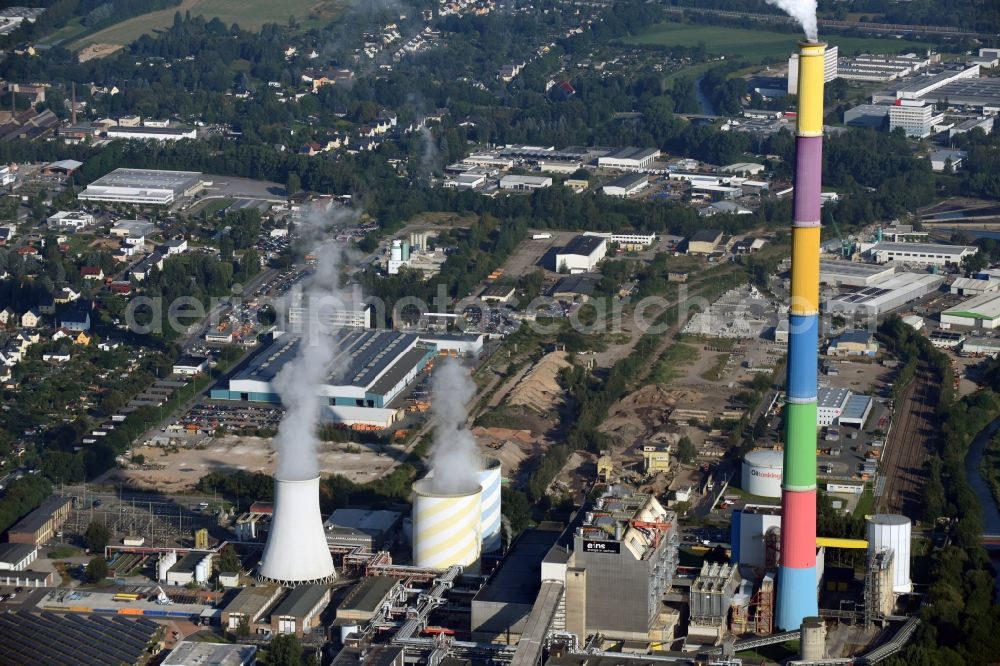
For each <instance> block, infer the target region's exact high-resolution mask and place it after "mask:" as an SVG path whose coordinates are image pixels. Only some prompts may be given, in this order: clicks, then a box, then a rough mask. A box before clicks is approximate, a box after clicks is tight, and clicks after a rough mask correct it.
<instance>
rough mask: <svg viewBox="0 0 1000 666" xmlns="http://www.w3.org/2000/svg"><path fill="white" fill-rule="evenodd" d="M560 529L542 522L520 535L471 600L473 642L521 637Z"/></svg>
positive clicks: (560, 531)
mask: <svg viewBox="0 0 1000 666" xmlns="http://www.w3.org/2000/svg"><path fill="white" fill-rule="evenodd" d="M561 533H562V528H561V527H559V528H555V529H553V528H552V527H550V526H546V525H545V524H544V523H543V524H542V525H540V526H539V527H537V528H535V529H528V530H525V531H524V532H522V533H521V535H520V536H519V537H518V538H517V541H515V542H514V544H513V545H512V546H511V548H510V550H509V551H508V552H507V554H506V555H505V556H504V558H503V560H501V562H500V564H499V565H498V566H497V568H496V569H495V570H494V571H493V575H491V576H490V579H489V581H488V582H487V583H486V585H485V586H483V587H482V589H480V590H479V592H477V593H476V596H475V597H473V599H472V635H473V639H474V640H480V641H494V640H499V639H501V638H502V639H504V640H506V637H507V634H508V632H509V633H510V636H511V640H512V641H513V640H516V639H517V638H519V637H520V635H521V632H522V631H523V630H524V625H525V622H526V621H527V619H528V615H529V614H530V613H531V609H532V606H534V604H535V599H536V598H537V597H538V592H539V590H540V589H541V585H542V561H543V560H544V559H545V557H546V555H547V554H548V552H549V550H550V549H551V548H552V547H553V546H554V545H555V543H556V542H557V541H558V540H559V538H560V534H561Z"/></svg>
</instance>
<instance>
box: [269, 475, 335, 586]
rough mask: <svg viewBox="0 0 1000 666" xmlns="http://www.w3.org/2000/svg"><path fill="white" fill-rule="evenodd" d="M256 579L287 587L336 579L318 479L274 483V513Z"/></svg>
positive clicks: (276, 481) (279, 480) (278, 480)
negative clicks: (327, 538) (324, 522)
mask: <svg viewBox="0 0 1000 666" xmlns="http://www.w3.org/2000/svg"><path fill="white" fill-rule="evenodd" d="M257 574H258V576H259V577H260V578H261V579H263V580H266V581H270V582H275V583H278V584H280V585H285V586H287V587H295V586H296V585H305V584H311V583H326V582H329V581H331V580H334V579H335V578H336V577H337V572H336V570H335V569H334V567H333V558H332V557H331V556H330V547H329V546H328V545H327V543H326V531H325V530H324V529H323V517H322V515H320V512H319V476H315V477H313V478H311V479H302V480H294V481H289V480H285V479H278V478H275V480H274V513H273V515H272V516H271V529H270V531H269V532H268V535H267V545H266V546H264V554H263V555H262V556H261V558H260V567H259V568H258V569H257Z"/></svg>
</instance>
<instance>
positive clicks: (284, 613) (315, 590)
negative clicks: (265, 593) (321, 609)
mask: <svg viewBox="0 0 1000 666" xmlns="http://www.w3.org/2000/svg"><path fill="white" fill-rule="evenodd" d="M323 599H326V600H327V601H329V600H330V588H328V587H327V586H326V585H302V586H301V587H296V588H294V589H293V590H292V591H291V592H289V593H288V596H287V597H285V598H284V599H282V600H281V603H280V604H278V607H277V608H275V609H274V610H273V611H271V615H275V616H277V617H305V616H306V615H308V614H309V613H310V612H311V611H312V609H313V608H315V607H316V604H318V603H320V601H322V600H323Z"/></svg>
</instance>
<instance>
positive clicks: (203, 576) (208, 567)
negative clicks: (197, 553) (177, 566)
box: [194, 553, 212, 583]
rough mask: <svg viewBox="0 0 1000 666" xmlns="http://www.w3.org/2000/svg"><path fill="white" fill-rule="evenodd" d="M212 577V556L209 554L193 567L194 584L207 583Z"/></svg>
mask: <svg viewBox="0 0 1000 666" xmlns="http://www.w3.org/2000/svg"><path fill="white" fill-rule="evenodd" d="M211 576H212V554H211V553H209V554H208V555H206V556H205V557H203V558H202V559H201V562H199V563H198V564H196V565H195V567H194V582H196V583H207V582H208V579H209V578H210V577H211Z"/></svg>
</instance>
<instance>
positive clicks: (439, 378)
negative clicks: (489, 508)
mask: <svg viewBox="0 0 1000 666" xmlns="http://www.w3.org/2000/svg"><path fill="white" fill-rule="evenodd" d="M431 388H432V389H433V391H434V393H433V396H434V405H433V413H434V419H435V421H436V425H437V427H436V428H435V430H434V449H433V451H432V452H431V471H433V472H434V476H433V477H432V478H433V484H432V485H433V489H434V492H437V493H442V494H455V493H467V492H471V491H472V490H475V488H476V487H477V486H478V485H479V479H478V478H477V475H476V473H477V472H478V471H479V468H480V466H481V464H482V463H481V461H480V457H479V450H478V449H477V448H476V440H475V438H474V437H473V436H472V433H471V432H469V431H468V430H467V429H466V427H465V420H466V417H467V416H468V410H467V408H468V404H469V401H470V400H472V396H474V395H475V394H476V385H475V384H474V383H473V382H472V379H471V378H470V377H469V373H468V372H467V371H466V370H465V368H463V367H462V365H461V364H460V363H459V362H458V361H454V360H450V359H449V360H445V361H444V362H443V363H442V364H441V366H440V368H439V369H438V371H437V372H436V373H434V381H433V385H432V387H431Z"/></svg>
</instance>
